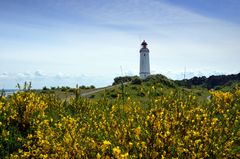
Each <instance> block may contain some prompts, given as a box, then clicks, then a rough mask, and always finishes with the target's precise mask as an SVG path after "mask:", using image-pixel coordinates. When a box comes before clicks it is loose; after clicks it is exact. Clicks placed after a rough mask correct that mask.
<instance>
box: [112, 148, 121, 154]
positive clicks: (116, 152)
mask: <svg viewBox="0 0 240 159" xmlns="http://www.w3.org/2000/svg"><path fill="white" fill-rule="evenodd" d="M120 153H121V150H120V149H119V146H117V147H114V148H113V154H114V155H115V156H119V155H120Z"/></svg>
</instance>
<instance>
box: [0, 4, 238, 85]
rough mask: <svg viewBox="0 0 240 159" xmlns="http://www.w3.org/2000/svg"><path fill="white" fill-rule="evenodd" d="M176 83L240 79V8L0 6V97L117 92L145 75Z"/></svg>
mask: <svg viewBox="0 0 240 159" xmlns="http://www.w3.org/2000/svg"><path fill="white" fill-rule="evenodd" d="M143 40H146V42H147V43H148V48H149V50H150V69H151V74H157V73H161V74H163V75H165V76H167V77H168V78H171V79H182V78H183V77H184V75H183V74H184V72H186V73H185V74H186V77H187V78H191V77H193V76H203V75H204V76H209V75H218V74H232V73H239V72H240V62H239V60H240V1H239V0H194V1H193V0H181V1H179V0H111V1H110V0H87V1H86V0H21V1H20V0H0V59H1V62H0V89H2V88H4V89H10V88H11V89H12V88H15V86H16V84H17V83H20V84H22V83H23V82H24V81H31V82H32V85H33V88H42V87H43V86H47V87H50V86H70V87H75V86H76V84H78V85H95V86H96V87H103V86H107V85H111V84H112V82H113V79H114V78H115V77H116V76H124V75H138V74H139V58H140V56H139V49H140V44H141V42H142V41H143Z"/></svg>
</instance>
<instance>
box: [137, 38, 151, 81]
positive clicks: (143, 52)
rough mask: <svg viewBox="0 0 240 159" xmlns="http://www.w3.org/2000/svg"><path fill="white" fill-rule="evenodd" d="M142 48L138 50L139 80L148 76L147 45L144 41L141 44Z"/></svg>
mask: <svg viewBox="0 0 240 159" xmlns="http://www.w3.org/2000/svg"><path fill="white" fill-rule="evenodd" d="M141 45H142V48H141V49H140V72H139V75H140V78H141V79H145V78H147V76H149V75H150V63H149V49H148V48H147V45H148V44H147V43H146V41H145V40H144V41H143V42H142V44H141Z"/></svg>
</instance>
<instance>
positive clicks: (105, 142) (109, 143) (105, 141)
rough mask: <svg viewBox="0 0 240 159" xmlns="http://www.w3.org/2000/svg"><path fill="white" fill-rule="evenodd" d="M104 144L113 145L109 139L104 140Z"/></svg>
mask: <svg viewBox="0 0 240 159" xmlns="http://www.w3.org/2000/svg"><path fill="white" fill-rule="evenodd" d="M103 144H104V145H106V146H108V145H111V142H110V141H107V140H104V141H103Z"/></svg>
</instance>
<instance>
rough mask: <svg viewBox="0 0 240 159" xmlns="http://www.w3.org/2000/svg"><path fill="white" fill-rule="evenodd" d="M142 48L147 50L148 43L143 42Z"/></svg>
mask: <svg viewBox="0 0 240 159" xmlns="http://www.w3.org/2000/svg"><path fill="white" fill-rule="evenodd" d="M141 45H142V46H143V48H147V45H148V44H147V43H146V41H145V40H143V42H142V44H141Z"/></svg>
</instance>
